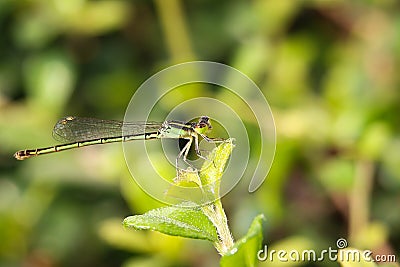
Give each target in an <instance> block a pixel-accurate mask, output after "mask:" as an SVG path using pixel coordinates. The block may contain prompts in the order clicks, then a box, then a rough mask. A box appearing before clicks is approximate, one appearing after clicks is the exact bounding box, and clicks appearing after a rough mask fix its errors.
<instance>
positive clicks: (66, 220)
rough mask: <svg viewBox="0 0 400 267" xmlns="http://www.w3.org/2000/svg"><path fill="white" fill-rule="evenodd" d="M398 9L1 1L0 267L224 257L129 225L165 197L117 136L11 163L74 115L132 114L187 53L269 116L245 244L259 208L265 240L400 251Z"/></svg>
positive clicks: (375, 2)
mask: <svg viewBox="0 0 400 267" xmlns="http://www.w3.org/2000/svg"><path fill="white" fill-rule="evenodd" d="M399 12H400V3H399V2H398V1H397V0H365V1H361V0H360V1H344V0H342V1H340V0H338V1H329V0H320V1H317V0H309V1H305V0H304V1H301V0H297V1H293V0H280V1H278V0H276V1H273V0H269V1H267V0H254V1H204V0H203V1H198V0H193V1H176V0H155V1H107V0H99V1H89V0H69V1H66V0H47V1H45V0H1V1H0V32H1V36H0V140H1V145H0V159H1V160H0V266H45V267H46V266H217V264H218V260H219V256H218V255H217V253H216V251H215V250H214V248H213V247H212V245H211V244H210V243H207V242H205V241H196V240H188V239H182V238H175V237H169V236H165V235H162V234H158V233H154V232H135V231H132V230H124V229H123V228H122V226H121V221H122V220H123V218H125V217H126V216H128V215H131V214H139V213H143V212H145V211H147V210H148V209H150V208H154V207H157V206H160V205H161V204H160V203H157V202H156V201H153V200H152V199H151V198H150V197H148V196H147V195H146V194H144V193H143V192H141V190H140V189H139V188H138V186H137V185H136V184H135V183H134V181H133V179H132V178H131V176H130V174H129V172H128V170H127V168H126V165H125V161H124V157H123V153H122V149H121V146H120V145H108V146H100V147H98V146H97V147H90V148H86V149H80V150H75V151H69V152H64V153H60V154H57V155H54V156H43V157H41V158H37V159H32V160H27V161H24V162H18V161H16V160H15V159H14V158H13V157H12V155H13V153H14V152H15V151H17V150H19V149H24V148H35V147H41V146H47V145H51V144H54V143H55V142H54V141H53V140H52V137H51V130H52V126H53V125H54V123H55V122H56V121H57V120H58V119H59V118H60V117H63V116H65V115H79V116H90V117H98V118H105V119H122V118H123V115H124V112H125V108H126V106H127V104H128V103H129V100H130V98H131V96H132V95H133V93H134V92H135V90H136V88H137V87H138V86H140V84H141V83H142V82H144V81H145V80H146V79H147V78H148V77H150V76H151V75H153V74H154V73H156V72H157V71H159V70H161V69H163V68H165V67H168V66H171V65H173V64H176V63H180V62H185V61H191V60H211V61H216V62H221V63H225V64H228V65H230V66H233V67H235V68H237V69H238V70H240V71H242V72H243V73H245V74H246V75H248V76H249V77H250V78H252V79H253V80H254V81H255V83H256V84H257V85H258V86H259V87H260V88H261V90H262V91H263V93H264V95H265V96H266V98H267V99H268V101H269V103H270V105H271V108H272V112H273V114H274V117H275V122H276V127H277V151H276V157H275V161H274V164H273V166H272V169H271V171H270V174H269V176H268V179H267V180H266V182H264V184H263V186H262V187H261V188H260V189H259V190H258V191H257V192H256V193H254V194H251V195H250V194H243V191H239V190H234V191H232V192H231V193H230V194H228V195H227V196H226V197H224V199H223V204H224V206H225V208H226V212H227V216H228V218H229V224H230V226H231V229H232V231H233V234H234V236H235V238H236V239H237V238H240V237H241V236H242V235H243V234H244V233H245V232H246V230H247V227H248V226H249V224H250V222H251V220H252V219H253V217H254V216H255V215H256V214H257V213H259V212H263V213H264V214H265V215H266V218H267V221H266V223H265V233H264V243H265V244H267V245H268V246H269V247H270V248H271V249H273V248H285V249H288V250H291V249H298V250H301V249H311V248H315V249H316V250H317V251H320V250H322V249H327V248H328V247H329V246H331V247H332V248H336V246H335V244H336V240H337V239H338V238H340V237H344V238H346V239H347V240H348V242H349V244H350V245H351V246H352V247H356V248H359V249H371V250H373V251H374V253H376V254H396V255H397V258H398V257H399V256H400V255H399V251H400V223H399V222H400V212H399V207H400V194H399V192H400V135H399V130H400V116H399V114H400V90H399V88H398V87H399V84H400V78H399V77H400V76H399V75H398V70H399V64H400V16H399V14H400V13H399ZM197 89H198V90H200V91H196V92H195V93H194V94H196V95H203V94H207V95H208V96H212V95H213V94H218V93H219V92H218V90H208V91H207V89H205V88H203V89H202V88H197ZM201 90H205V91H201ZM190 94H193V92H188V96H190ZM244 119H245V118H244ZM286 265H287V266H300V265H302V266H322V265H323V266H338V264H337V263H332V262H328V261H327V262H324V263H301V262H296V263H293V262H292V263H290V262H289V263H287V264H286ZM260 266H278V263H275V264H271V263H268V262H263V263H260Z"/></svg>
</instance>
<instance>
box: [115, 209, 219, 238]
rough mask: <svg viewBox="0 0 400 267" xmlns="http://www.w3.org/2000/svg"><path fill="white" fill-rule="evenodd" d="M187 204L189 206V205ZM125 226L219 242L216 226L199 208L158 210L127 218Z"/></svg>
mask: <svg viewBox="0 0 400 267" xmlns="http://www.w3.org/2000/svg"><path fill="white" fill-rule="evenodd" d="M185 204H186V205H185V206H187V205H188V204H189V203H185ZM193 205H195V204H194V203H193ZM123 224H124V226H126V227H132V228H134V229H137V230H153V231H159V232H161V233H164V234H168V235H174V236H182V237H188V238H195V239H205V240H209V241H212V242H215V241H217V240H218V236H217V232H216V230H215V227H214V225H213V224H212V223H211V221H210V220H209V219H208V218H207V217H206V216H205V215H204V213H203V212H202V211H201V210H200V208H199V207H197V206H193V207H192V208H184V207H180V206H173V207H163V208H158V209H154V210H151V211H149V212H147V213H145V214H143V215H135V216H130V217H127V218H125V220H124V222H123Z"/></svg>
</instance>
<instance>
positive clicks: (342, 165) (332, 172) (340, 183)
mask: <svg viewBox="0 0 400 267" xmlns="http://www.w3.org/2000/svg"><path fill="white" fill-rule="evenodd" d="M318 176H319V179H320V181H321V183H322V184H323V185H325V188H327V189H328V190H330V191H331V192H346V191H348V190H350V189H351V186H352V185H353V180H354V164H353V163H352V162H351V161H350V160H346V159H342V158H333V159H329V160H328V161H327V162H325V163H324V164H323V165H322V166H321V167H320V169H319V171H318Z"/></svg>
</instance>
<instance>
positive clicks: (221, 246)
mask: <svg viewBox="0 0 400 267" xmlns="http://www.w3.org/2000/svg"><path fill="white" fill-rule="evenodd" d="M202 210H203V212H204V214H205V215H206V216H207V217H208V218H209V219H210V221H211V222H212V223H213V224H214V226H215V228H216V230H217V233H218V237H219V241H218V242H216V243H215V244H214V246H215V248H216V249H217V251H218V252H219V254H221V255H224V254H226V253H227V252H228V251H229V249H230V248H231V247H232V246H233V244H234V241H233V237H232V234H231V231H230V230H229V226H228V219H227V217H226V214H225V211H224V209H223V207H222V203H221V200H220V199H218V200H216V201H215V202H213V203H210V204H208V205H206V206H203V207H202Z"/></svg>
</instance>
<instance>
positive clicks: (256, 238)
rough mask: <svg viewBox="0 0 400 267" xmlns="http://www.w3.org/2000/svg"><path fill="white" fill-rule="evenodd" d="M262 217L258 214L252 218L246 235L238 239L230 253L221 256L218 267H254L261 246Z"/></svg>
mask: <svg viewBox="0 0 400 267" xmlns="http://www.w3.org/2000/svg"><path fill="white" fill-rule="evenodd" d="M264 220H265V218H264V215H263V214H260V215H258V216H257V217H256V218H254V220H253V222H252V223H251V226H250V228H249V230H248V232H247V234H246V235H245V236H244V237H242V238H241V239H239V240H238V241H237V242H236V243H235V245H234V246H233V248H231V249H230V251H229V252H228V253H227V254H225V255H223V256H222V258H221V261H220V266H222V267H231V266H256V262H257V260H258V259H257V252H258V251H259V250H260V248H261V244H262V239H263V236H262V223H263V221H264Z"/></svg>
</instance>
